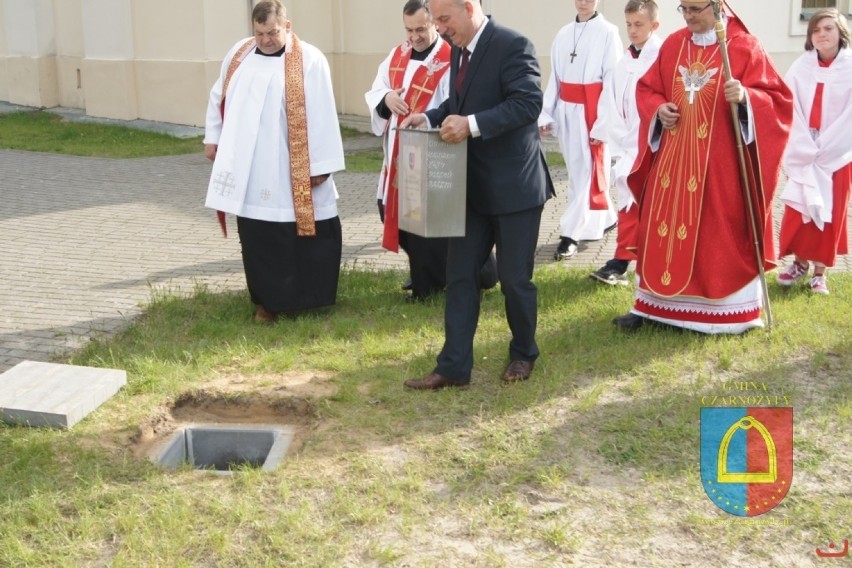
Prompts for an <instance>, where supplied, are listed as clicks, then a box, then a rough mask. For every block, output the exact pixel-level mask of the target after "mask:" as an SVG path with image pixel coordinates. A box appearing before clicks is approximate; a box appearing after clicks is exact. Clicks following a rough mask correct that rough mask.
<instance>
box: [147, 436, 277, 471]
mask: <svg viewBox="0 0 852 568" xmlns="http://www.w3.org/2000/svg"><path fill="white" fill-rule="evenodd" d="M293 434H294V432H293V429H292V428H287V427H279V426H261V425H241V424H228V425H227V426H225V425H217V424H199V425H195V426H190V427H186V428H180V429H179V430H177V431H176V432H175V433H174V434H173V435H172V436H171V438H169V439H168V440H167V441H166V443H165V445H164V446H162V447H161V448H159V449H157V450H155V451H154V453H153V454H152V455H151V458H152V459H153V460H154V461H155V462H156V463H158V464H160V465H162V466H164V467H168V468H172V469H177V468H180V467H183V466H185V465H187V464H188V465H191V466H192V467H193V468H195V469H203V470H214V471H216V472H219V473H225V474H227V473H232V472H233V471H234V470H239V469H242V468H260V469H261V470H263V471H272V470H273V469H275V468H276V467H278V465H279V464H280V463H281V461H282V460H283V459H284V456H285V455H286V454H287V449H288V448H289V446H290V442H292V440H293Z"/></svg>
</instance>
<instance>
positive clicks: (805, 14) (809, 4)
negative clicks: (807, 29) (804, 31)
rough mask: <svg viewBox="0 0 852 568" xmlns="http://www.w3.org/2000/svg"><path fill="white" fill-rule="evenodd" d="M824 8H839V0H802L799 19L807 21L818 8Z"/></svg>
mask: <svg viewBox="0 0 852 568" xmlns="http://www.w3.org/2000/svg"><path fill="white" fill-rule="evenodd" d="M822 8H837V0H802V11H801V13H800V14H799V19H800V20H801V21H803V22H807V21H808V20H810V19H811V16H813V15H814V13H815V12H816V11H817V10H820V9H822Z"/></svg>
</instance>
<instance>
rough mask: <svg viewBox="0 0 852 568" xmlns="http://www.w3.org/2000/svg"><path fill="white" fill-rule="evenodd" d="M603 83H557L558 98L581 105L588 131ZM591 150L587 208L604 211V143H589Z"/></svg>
mask: <svg viewBox="0 0 852 568" xmlns="http://www.w3.org/2000/svg"><path fill="white" fill-rule="evenodd" d="M602 91H603V83H589V84H581V83H562V82H561V81H560V83H559V98H560V99H562V100H563V101H565V102H566V103H575V104H578V105H583V110H584V113H585V116H586V128H587V129H588V130H589V133H591V131H592V125H594V124H595V121H596V120H597V119H598V99H600V98H601V92H602ZM589 149H590V150H591V152H592V184H591V186H590V188H589V208H590V209H591V210H592V211H605V210H607V209H608V208H609V204H608V203H607V201H606V193H605V192H606V191H607V190H608V189H609V188H608V187H607V184H606V170H605V169H604V145H603V144H602V143H601V144H589Z"/></svg>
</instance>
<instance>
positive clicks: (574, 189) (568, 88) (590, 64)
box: [539, 0, 624, 260]
mask: <svg viewBox="0 0 852 568" xmlns="http://www.w3.org/2000/svg"><path fill="white" fill-rule="evenodd" d="M574 3H575V6H576V7H577V17H576V19H575V21H574V22H572V23H570V24H568V25H567V26H565V27H563V28H562V29H561V30H559V33H557V34H556V39H554V40H553V46H552V47H551V49H550V61H551V65H552V70H551V73H550V81H549V82H548V84H547V89H546V90H545V92H544V107H543V109H542V113H541V117H540V118H539V128H540V129H541V132H542V134H543V135H548V134H552V135H555V136H557V137H558V138H559V145H560V147H561V148H562V155H563V156H564V157H565V163H566V165H567V167H568V204H567V206H566V207H565V213H564V214H563V215H562V218H561V219H560V220H559V227H560V229H559V232H560V235H561V238H560V241H559V247H558V248H557V250H556V254H555V255H554V256H555V258H556V259H557V260H559V259H564V258H571V257H572V256H574V255H575V254H576V253H577V245H578V244H579V242H580V241H594V240H598V239H600V238H602V237H603V236H604V233H605V232H606V231H607V230H609V229H612V228H614V227H615V223H616V214H615V207H613V204H612V200H611V199H610V197H609V169H610V154H609V149H608V148H607V147H606V144H603V143H602V142H601V140H602V139H603V138H604V132H603V130H604V129H603V126H602V125H599V124H598V115H599V112H600V111H599V105H603V104H605V103H603V102H601V100H600V97H601V92H602V90H603V85H604V83H605V82H606V81H607V80H608V78H609V76H610V74H611V73H612V72H613V71H614V69H615V65H616V63H618V60H619V58H620V57H621V54H622V52H623V51H624V47H623V45H622V43H621V38H620V37H619V35H618V28H616V27H615V26H614V25H612V24H611V23H609V22H607V21H606V20H605V19H604V17H603V15H601V14H599V13H598V12H597V8H598V3H599V0H574Z"/></svg>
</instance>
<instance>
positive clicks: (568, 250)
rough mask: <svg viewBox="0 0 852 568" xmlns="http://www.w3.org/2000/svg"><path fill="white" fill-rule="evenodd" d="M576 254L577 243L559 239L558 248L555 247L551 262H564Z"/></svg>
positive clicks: (566, 238)
mask: <svg viewBox="0 0 852 568" xmlns="http://www.w3.org/2000/svg"><path fill="white" fill-rule="evenodd" d="M575 254H577V242H576V241H574V240H573V239H569V238H568V237H562V238H560V239H559V246H558V247H556V253H555V254H554V255H553V260H565V259H568V258H571V257H572V256H574V255H575Z"/></svg>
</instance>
